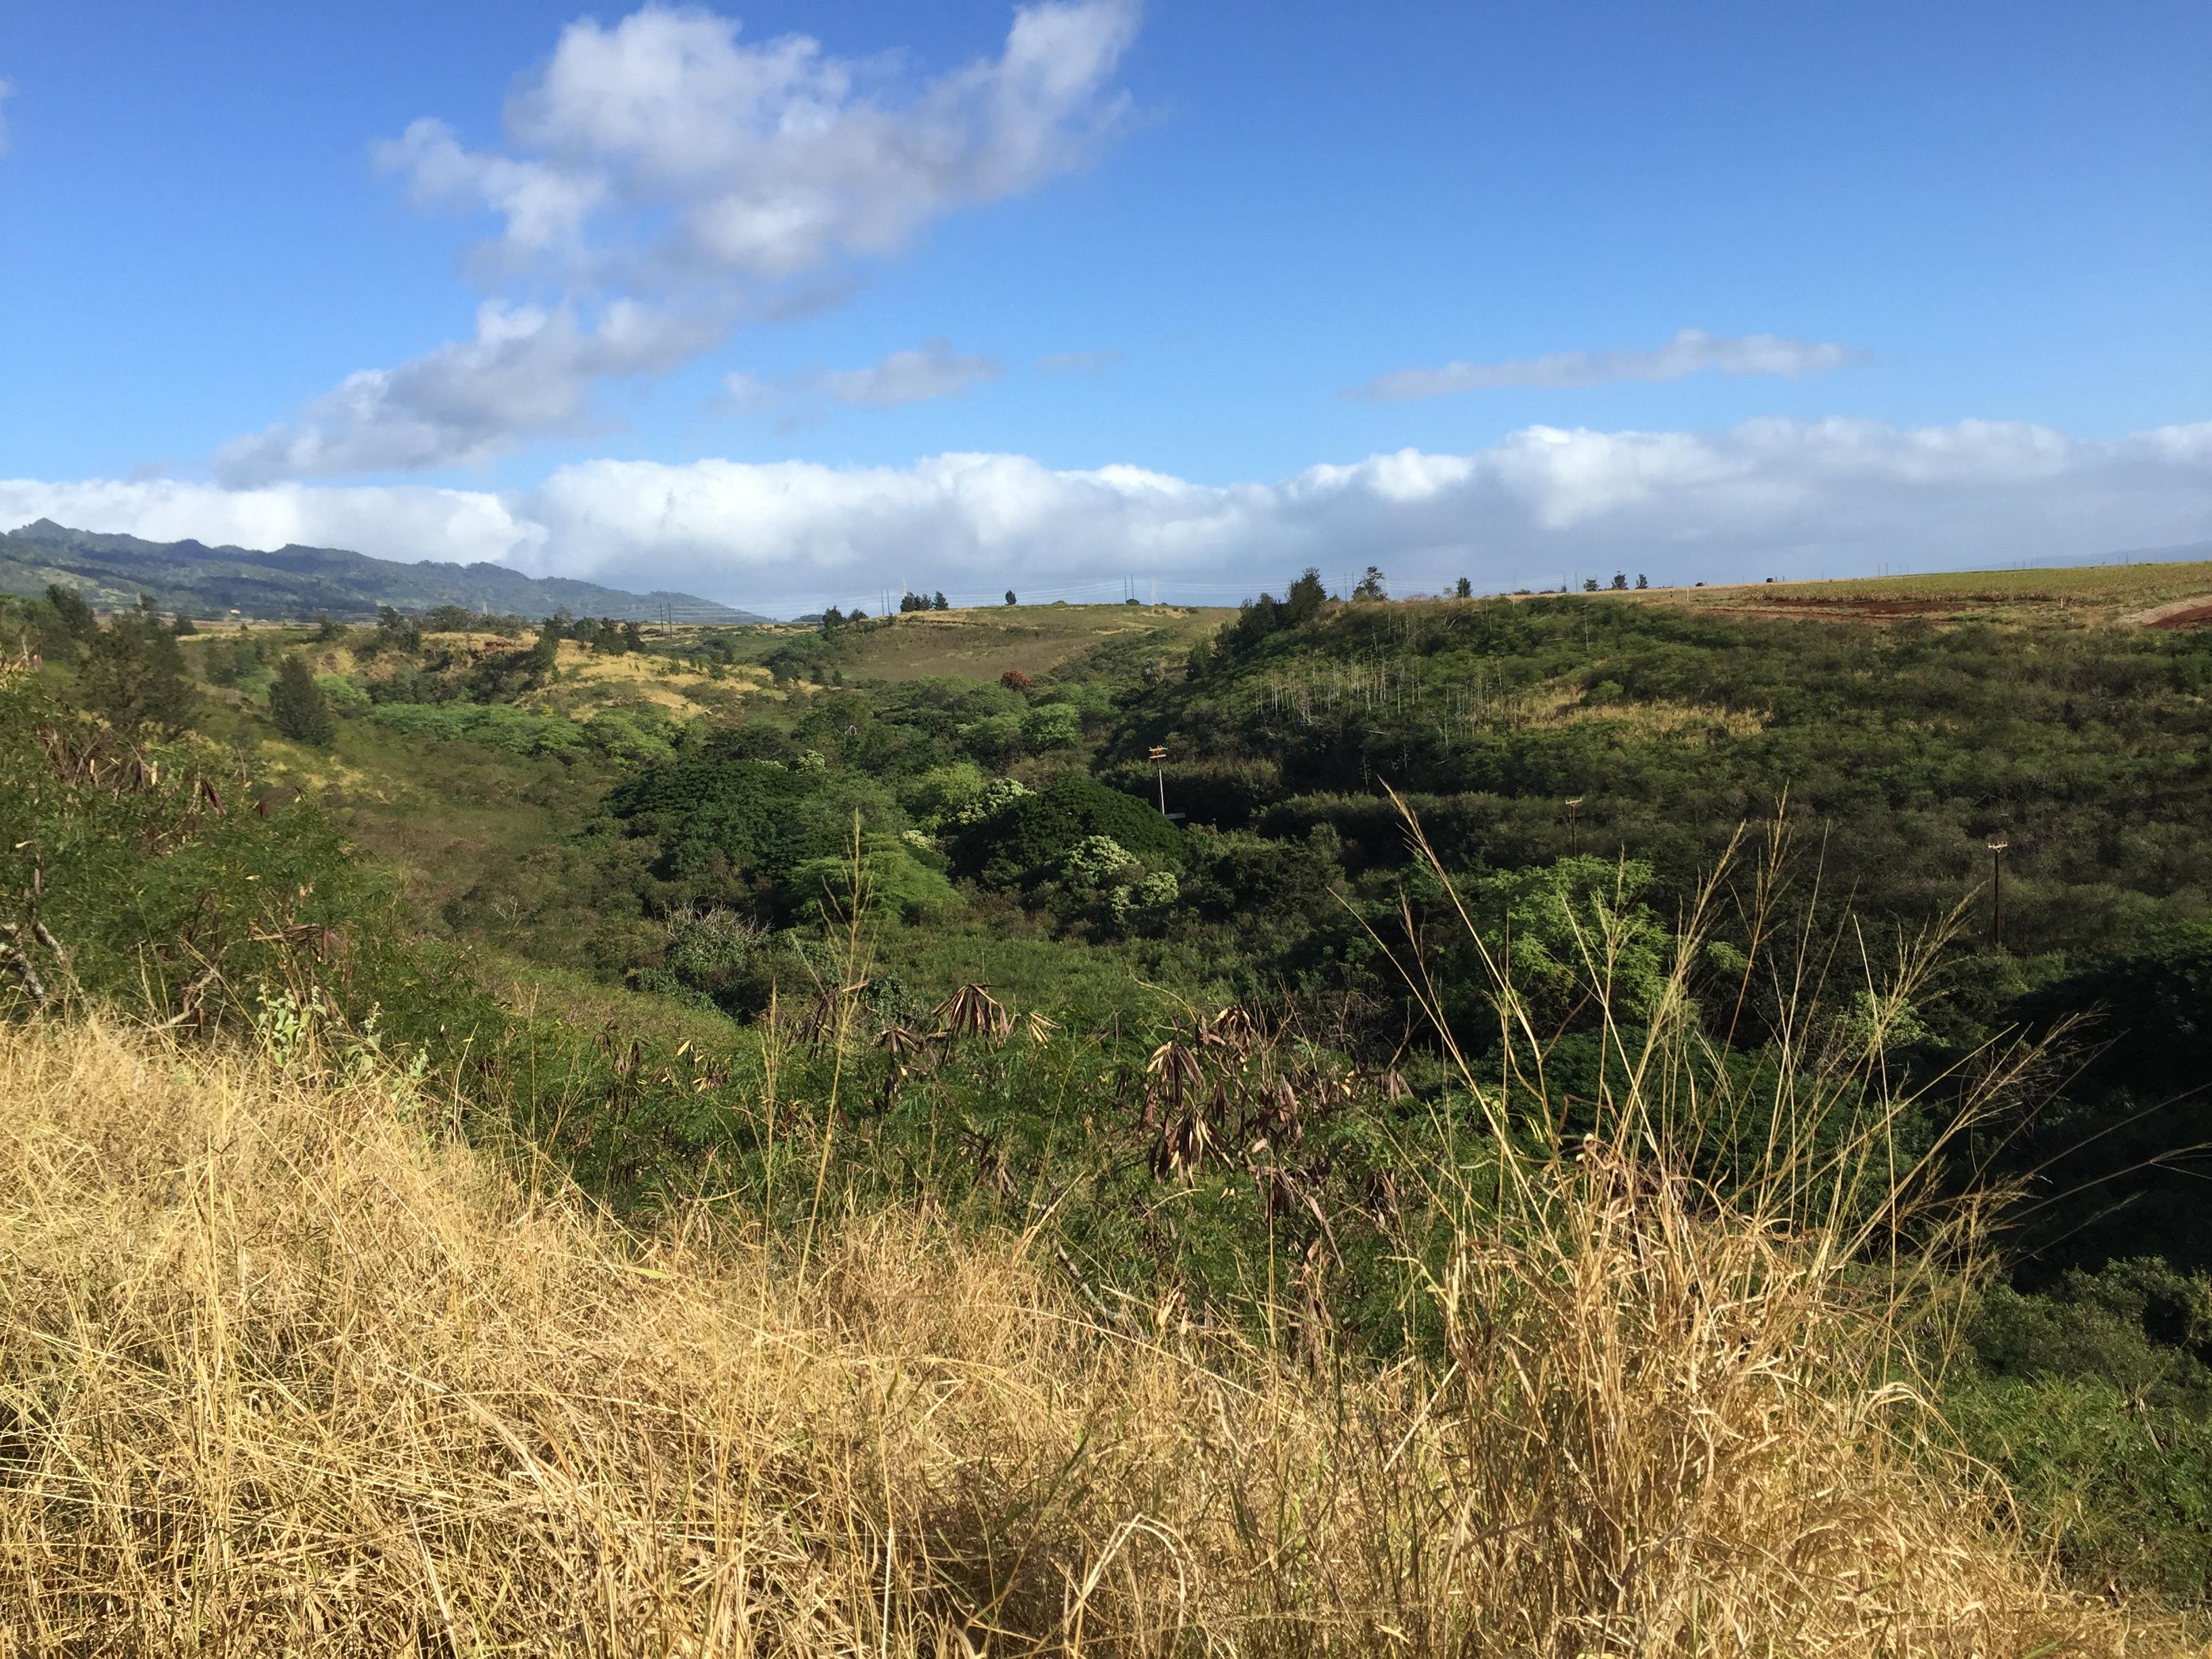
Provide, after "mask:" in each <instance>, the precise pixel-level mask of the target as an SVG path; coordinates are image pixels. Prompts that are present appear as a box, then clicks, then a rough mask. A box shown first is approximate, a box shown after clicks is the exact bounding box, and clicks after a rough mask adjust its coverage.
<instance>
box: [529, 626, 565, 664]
mask: <svg viewBox="0 0 2212 1659" xmlns="http://www.w3.org/2000/svg"><path fill="white" fill-rule="evenodd" d="M560 660H561V624H560V623H559V622H558V621H557V620H556V619H555V618H553V617H547V618H546V619H545V623H544V626H543V627H542V628H540V629H538V641H537V643H536V644H534V645H532V647H530V665H531V667H532V668H533V669H534V670H536V671H538V673H540V674H550V673H551V672H552V671H553V670H554V668H555V666H556V665H558V664H559V662H560Z"/></svg>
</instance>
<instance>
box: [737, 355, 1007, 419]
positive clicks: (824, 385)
mask: <svg viewBox="0 0 2212 1659" xmlns="http://www.w3.org/2000/svg"><path fill="white" fill-rule="evenodd" d="M1005 373H1006V368H1005V366H1004V365H1003V364H1001V363H1000V362H999V360H998V359H997V358H995V357H985V356H970V355H963V354H961V353H959V352H956V351H955V350H953V349H952V343H951V341H949V340H942V339H939V340H925V341H923V342H922V343H921V345H920V346H919V347H917V348H915V349H909V350H905V351H894V352H892V353H891V354H890V356H888V357H885V358H884V360H883V361H882V362H874V363H870V364H868V365H866V367H865V368H817V369H815V370H813V371H811V373H808V374H800V375H797V376H794V377H793V378H792V379H790V380H781V381H776V380H761V379H759V378H757V376H755V375H751V374H744V373H743V372H742V371H740V372H738V373H736V374H728V375H726V376H724V377H723V380H722V397H721V398H720V403H721V405H722V407H723V408H724V409H726V410H729V411H730V412H732V414H738V415H779V416H781V418H780V419H779V420H778V421H777V422H776V429H777V430H778V431H781V432H789V431H792V430H793V429H794V428H799V427H802V426H811V425H813V424H814V423H816V422H818V421H820V420H821V419H822V418H823V410H822V400H823V399H825V398H826V399H827V400H829V402H831V403H839V404H848V405H851V406H853V407H855V408H863V409H895V408H896V407H898V406H899V405H900V404H921V403H929V402H932V401H933V400H935V399H937V398H957V397H959V396H961V395H962V394H963V392H966V391H967V390H968V389H969V387H970V386H977V385H980V384H981V383H982V382H984V381H986V380H997V379H999V378H1000V376H1001V375H1003V374H1005Z"/></svg>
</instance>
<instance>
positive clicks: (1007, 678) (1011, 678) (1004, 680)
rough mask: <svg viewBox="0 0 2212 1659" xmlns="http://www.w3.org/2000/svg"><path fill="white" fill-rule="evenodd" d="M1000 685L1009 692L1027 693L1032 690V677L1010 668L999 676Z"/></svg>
mask: <svg viewBox="0 0 2212 1659" xmlns="http://www.w3.org/2000/svg"><path fill="white" fill-rule="evenodd" d="M999 684H1001V685H1003V686H1005V687H1006V690H1009V691H1027V690H1029V689H1030V677H1029V676H1028V675H1026V674H1024V673H1023V672H1022V671H1021V670H1020V669H1018V668H1009V669H1008V670H1007V671H1006V672H1005V673H1003V674H1001V675H1000V676H999Z"/></svg>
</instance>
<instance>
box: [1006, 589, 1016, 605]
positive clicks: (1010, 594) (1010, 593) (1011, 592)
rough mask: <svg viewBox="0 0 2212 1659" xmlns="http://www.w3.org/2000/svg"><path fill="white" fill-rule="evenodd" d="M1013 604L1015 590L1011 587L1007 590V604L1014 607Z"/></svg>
mask: <svg viewBox="0 0 2212 1659" xmlns="http://www.w3.org/2000/svg"><path fill="white" fill-rule="evenodd" d="M1013 602H1014V590H1013V589H1012V588H1011V587H1010V588H1008V589H1007V590H1006V603H1007V604H1008V605H1012V604H1013Z"/></svg>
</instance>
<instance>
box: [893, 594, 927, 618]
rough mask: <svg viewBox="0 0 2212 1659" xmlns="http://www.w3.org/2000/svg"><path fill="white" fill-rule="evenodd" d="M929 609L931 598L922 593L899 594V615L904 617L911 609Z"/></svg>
mask: <svg viewBox="0 0 2212 1659" xmlns="http://www.w3.org/2000/svg"><path fill="white" fill-rule="evenodd" d="M928 609H929V600H928V599H927V597H925V596H924V595H922V594H920V593H902V594H900V595H899V615H900V616H902V617H903V616H905V615H906V614H907V613H908V611H927V610H928Z"/></svg>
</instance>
